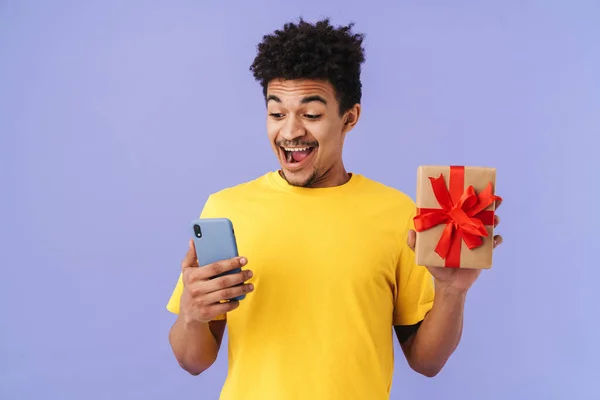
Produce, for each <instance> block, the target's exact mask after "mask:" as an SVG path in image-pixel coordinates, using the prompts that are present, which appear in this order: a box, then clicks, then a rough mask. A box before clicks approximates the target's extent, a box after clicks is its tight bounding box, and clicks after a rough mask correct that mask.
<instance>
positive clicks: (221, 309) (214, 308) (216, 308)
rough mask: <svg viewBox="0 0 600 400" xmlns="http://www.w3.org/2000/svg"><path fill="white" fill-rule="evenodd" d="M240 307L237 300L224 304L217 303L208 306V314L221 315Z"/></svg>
mask: <svg viewBox="0 0 600 400" xmlns="http://www.w3.org/2000/svg"><path fill="white" fill-rule="evenodd" d="M239 306H240V302H239V301H237V300H231V301H227V302H225V303H217V304H213V305H211V306H210V312H211V314H214V315H223V314H226V313H228V312H229V311H233V310H235V309H236V308H238V307H239Z"/></svg>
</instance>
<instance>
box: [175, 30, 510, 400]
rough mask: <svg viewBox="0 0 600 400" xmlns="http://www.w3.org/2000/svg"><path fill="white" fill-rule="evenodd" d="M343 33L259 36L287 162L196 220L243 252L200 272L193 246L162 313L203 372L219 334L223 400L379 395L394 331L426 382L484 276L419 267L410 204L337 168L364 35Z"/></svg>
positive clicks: (275, 129)
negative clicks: (230, 237)
mask: <svg viewBox="0 0 600 400" xmlns="http://www.w3.org/2000/svg"><path fill="white" fill-rule="evenodd" d="M351 29H352V26H351V25H350V26H346V27H339V28H334V27H332V26H331V25H330V24H329V21H328V20H324V21H320V22H318V23H316V24H314V25H313V24H309V23H307V22H304V21H302V20H301V21H300V22H299V23H297V24H291V23H290V24H286V25H285V26H284V27H283V29H282V30H277V31H275V32H274V33H273V34H272V35H268V36H265V37H264V38H263V41H262V43H260V44H259V46H258V54H257V56H256V59H255V60H254V63H253V64H252V66H251V70H252V71H253V73H254V77H255V78H256V79H257V80H258V81H259V82H260V83H261V84H262V86H263V89H264V95H265V101H266V108H267V133H268V138H269V141H270V143H271V146H272V148H273V151H274V153H275V155H276V156H277V157H278V159H279V162H280V164H281V169H280V170H279V171H275V172H269V173H267V174H265V175H264V176H262V177H260V178H258V179H255V180H253V181H250V182H246V183H243V184H240V185H238V186H235V187H232V188H228V189H224V190H222V191H220V192H218V193H214V194H212V195H211V196H210V197H209V199H208V201H207V202H206V204H205V206H204V209H203V211H202V215H201V217H203V218H215V217H226V218H229V219H230V220H231V221H232V222H233V225H234V226H235V231H236V236H237V240H238V246H239V250H240V254H241V255H242V256H241V257H239V258H236V259H233V260H226V261H223V262H219V263H215V264H212V265H206V266H201V267H199V266H198V262H197V260H196V257H195V249H194V247H193V243H192V242H191V241H190V245H189V246H190V247H189V250H188V253H187V255H186V256H185V259H184V260H183V263H182V273H181V276H180V279H179V282H178V283H177V286H176V288H175V291H174V292H173V295H172V297H171V299H170V301H169V304H168V306H167V308H168V309H169V310H170V311H172V312H174V313H176V314H178V317H177V320H176V322H175V323H174V325H173V327H172V329H171V332H170V343H171V345H172V348H173V352H174V354H175V357H176V358H177V360H178V362H179V364H180V365H181V367H182V368H183V369H185V370H186V371H188V372H189V373H191V374H194V375H197V374H200V373H202V372H203V371H205V370H206V369H207V368H209V367H210V366H211V365H212V364H213V363H214V361H215V359H216V358H217V353H218V351H219V347H220V345H221V340H222V337H223V332H224V329H225V325H226V324H227V325H228V329H229V330H228V332H229V372H228V376H227V380H226V382H225V385H224V387H223V390H222V394H221V398H222V399H234V400H238V399H240V400H242V399H243V400H254V399H261V400H266V399H282V400H283V399H285V400H291V399H303V400H305V399H309V400H335V399H343V400H349V399H361V400H362V399H370V400H376V399H387V398H389V393H390V387H391V383H392V376H393V367H394V357H393V335H392V332H393V330H395V332H396V336H397V338H398V340H399V341H400V344H401V347H402V350H403V352H404V354H405V356H406V359H407V360H408V363H409V365H410V366H411V367H412V369H414V370H415V371H417V372H418V373H421V374H423V375H425V376H428V377H433V376H435V375H436V374H437V373H438V372H439V371H440V370H441V369H442V367H443V366H444V364H445V363H446V361H447V360H448V358H449V357H450V355H451V354H452V353H453V351H454V350H455V348H456V347H457V345H458V343H459V340H460V337H461V331H462V320H463V306H464V303H465V297H466V294H467V291H468V289H469V288H470V286H471V285H472V284H473V282H474V281H475V280H476V278H477V276H478V271H475V270H456V269H444V268H427V267H421V266H417V265H415V259H414V252H413V250H414V243H415V234H414V231H413V220H412V219H413V217H414V215H415V204H414V202H413V201H412V200H411V199H410V198H409V197H408V196H406V195H405V194H403V193H401V192H399V191H398V190H395V189H392V188H390V187H387V186H385V185H383V184H380V183H378V182H375V181H372V180H370V179H368V178H366V177H364V176H362V175H359V174H355V173H354V174H352V173H348V172H347V171H346V169H345V168H344V163H343V160H342V150H343V145H344V139H345V137H346V135H347V134H348V132H350V131H351V130H352V128H353V127H354V126H356V124H357V122H358V120H359V117H360V113H361V107H360V100H361V82H360V71H361V64H362V63H363V62H364V53H363V49H362V41H363V37H362V35H360V34H355V33H352V31H351ZM495 241H496V243H500V241H501V238H500V237H499V236H498V237H496V238H495ZM239 267H244V268H243V271H242V272H241V273H238V274H232V275H228V276H225V277H220V278H217V279H210V278H211V277H213V276H215V275H217V274H219V273H222V272H224V271H228V270H231V269H235V268H239ZM240 283H243V285H239V284H240ZM242 293H246V294H247V296H246V298H245V299H244V300H242V301H241V302H236V301H229V302H223V300H225V299H230V298H232V297H235V296H237V295H240V294H242ZM434 298H435V301H434ZM392 327H393V328H394V329H392Z"/></svg>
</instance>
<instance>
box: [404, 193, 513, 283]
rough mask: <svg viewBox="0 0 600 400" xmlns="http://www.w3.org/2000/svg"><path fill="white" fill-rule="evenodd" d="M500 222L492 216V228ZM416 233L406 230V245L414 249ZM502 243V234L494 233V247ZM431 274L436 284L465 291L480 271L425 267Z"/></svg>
mask: <svg viewBox="0 0 600 400" xmlns="http://www.w3.org/2000/svg"><path fill="white" fill-rule="evenodd" d="M501 203H502V202H501V201H499V202H496V209H498V207H499V206H500V204H501ZM499 223H500V218H499V217H498V216H497V215H495V216H494V228H495V227H497V226H498V224H499ZM416 239H417V235H416V232H415V231H414V230H410V231H409V232H408V246H409V247H410V248H411V249H412V250H413V251H414V250H415V243H416ZM501 243H502V236H501V235H495V236H494V245H493V248H494V249H495V248H496V247H497V246H499V245H500V244H501ZM427 269H428V270H429V272H430V273H431V275H433V277H434V279H435V281H436V286H438V285H442V286H444V287H445V289H449V290H452V291H455V292H461V293H463V292H465V293H466V292H467V291H468V290H469V288H470V287H471V285H473V283H475V281H476V280H477V278H478V277H479V274H480V273H481V270H480V269H470V268H446V267H427Z"/></svg>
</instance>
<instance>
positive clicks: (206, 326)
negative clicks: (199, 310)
mask: <svg viewBox="0 0 600 400" xmlns="http://www.w3.org/2000/svg"><path fill="white" fill-rule="evenodd" d="M226 323H227V322H226V321H225V320H221V321H211V322H208V323H206V322H198V321H186V320H185V317H184V316H182V315H181V314H180V315H179V316H178V317H177V320H176V321H175V323H174V324H173V326H172V327H171V331H170V332H169V342H171V348H172V349H173V354H174V355H175V358H176V359H177V362H178V363H179V365H180V366H181V368H183V369H184V370H186V371H187V372H189V373H190V374H192V375H199V374H201V373H202V372H204V371H206V370H207V369H208V368H210V366H211V365H213V363H214V362H215V361H216V359H217V354H218V353H219V349H220V347H221V342H222V340H223V333H224V332H225V325H226Z"/></svg>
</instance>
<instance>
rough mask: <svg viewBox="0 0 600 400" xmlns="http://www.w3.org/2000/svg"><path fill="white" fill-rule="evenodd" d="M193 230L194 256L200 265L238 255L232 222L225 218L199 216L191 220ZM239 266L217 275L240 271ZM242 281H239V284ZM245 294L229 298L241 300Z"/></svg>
mask: <svg viewBox="0 0 600 400" xmlns="http://www.w3.org/2000/svg"><path fill="white" fill-rule="evenodd" d="M192 228H193V232H194V245H195V246H196V257H197V258H198V264H199V265H200V267H201V268H202V267H204V266H206V265H208V264H212V263H214V262H217V261H222V260H228V259H230V258H234V257H238V247H237V241H236V239H235V232H234V230H233V224H232V223H231V221H230V220H229V219H227V218H200V219H195V220H193V221H192ZM241 270H242V269H241V268H236V269H233V270H231V271H227V272H224V273H222V274H220V275H217V276H215V277H213V279H214V278H218V277H219V276H223V275H228V274H235V273H238V272H240V271H241ZM240 285H243V283H240V284H239V285H236V286H240ZM245 297H246V295H245V294H243V295H241V296H238V297H235V298H233V299H230V300H238V301H239V300H243V299H244V298H245Z"/></svg>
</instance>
